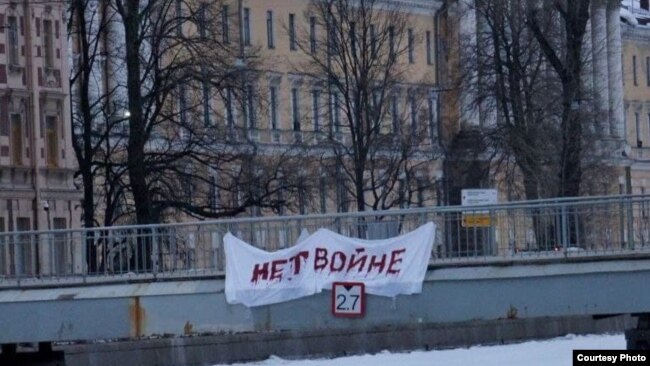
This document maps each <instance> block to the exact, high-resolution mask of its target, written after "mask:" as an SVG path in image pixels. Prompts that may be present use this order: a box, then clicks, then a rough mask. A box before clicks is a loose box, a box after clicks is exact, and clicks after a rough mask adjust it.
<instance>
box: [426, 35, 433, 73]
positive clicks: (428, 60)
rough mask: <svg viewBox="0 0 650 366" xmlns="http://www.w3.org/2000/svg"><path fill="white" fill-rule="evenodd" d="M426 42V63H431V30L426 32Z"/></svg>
mask: <svg viewBox="0 0 650 366" xmlns="http://www.w3.org/2000/svg"><path fill="white" fill-rule="evenodd" d="M426 43H427V65H433V56H432V55H431V31H427V33H426Z"/></svg>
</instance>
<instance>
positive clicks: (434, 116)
mask: <svg viewBox="0 0 650 366" xmlns="http://www.w3.org/2000/svg"><path fill="white" fill-rule="evenodd" d="M428 112H429V134H430V135H431V142H432V143H434V144H435V143H436V142H437V140H438V139H437V137H438V121H437V120H438V103H437V100H436V99H435V98H429V111H428Z"/></svg>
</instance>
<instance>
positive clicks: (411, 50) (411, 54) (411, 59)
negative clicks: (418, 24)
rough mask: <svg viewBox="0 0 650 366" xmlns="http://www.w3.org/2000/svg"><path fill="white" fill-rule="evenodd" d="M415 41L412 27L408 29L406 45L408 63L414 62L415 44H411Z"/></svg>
mask: <svg viewBox="0 0 650 366" xmlns="http://www.w3.org/2000/svg"><path fill="white" fill-rule="evenodd" d="M414 42H415V39H414V36H413V28H409V29H408V47H409V63H411V64H412V63H415V51H414V47H415V45H414V44H413V43H414Z"/></svg>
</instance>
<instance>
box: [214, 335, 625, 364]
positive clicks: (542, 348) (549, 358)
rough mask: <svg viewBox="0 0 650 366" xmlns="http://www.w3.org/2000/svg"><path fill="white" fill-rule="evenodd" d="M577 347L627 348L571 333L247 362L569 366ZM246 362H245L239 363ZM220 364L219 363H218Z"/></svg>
mask: <svg viewBox="0 0 650 366" xmlns="http://www.w3.org/2000/svg"><path fill="white" fill-rule="evenodd" d="M574 349H625V336H624V335H623V334H615V335H589V336H575V335H568V336H565V337H561V338H554V339H550V340H545V341H532V342H525V343H518V344H509V345H499V346H478V347H471V348H458V349H449V350H440V351H414V352H409V353H390V352H387V351H384V352H381V353H379V354H375V355H360V356H350V357H341V358H335V359H315V360H284V359H281V358H279V357H271V358H270V359H268V360H265V361H260V362H252V363H247V364H245V365H249V366H250V365H259V366H280V365H281V366H389V365H390V366H392V365H399V366H432V365H433V366H435V365H444V366H467V365H481V366H504V365H527V366H547V365H554V366H563V365H566V366H570V365H572V357H573V353H572V351H573V350H574ZM238 365H243V364H238ZM215 366H219V365H215Z"/></svg>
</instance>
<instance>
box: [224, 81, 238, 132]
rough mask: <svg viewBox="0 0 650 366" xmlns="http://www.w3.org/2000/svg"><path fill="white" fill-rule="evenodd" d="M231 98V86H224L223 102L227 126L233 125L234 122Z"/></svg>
mask: <svg viewBox="0 0 650 366" xmlns="http://www.w3.org/2000/svg"><path fill="white" fill-rule="evenodd" d="M232 98H233V92H232V88H231V87H228V88H226V95H225V100H224V104H225V105H226V122H227V124H228V126H229V127H233V126H234V124H235V116H234V114H233V109H232Z"/></svg>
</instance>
